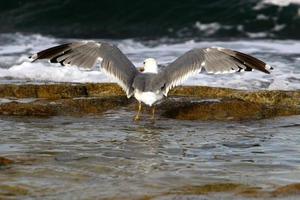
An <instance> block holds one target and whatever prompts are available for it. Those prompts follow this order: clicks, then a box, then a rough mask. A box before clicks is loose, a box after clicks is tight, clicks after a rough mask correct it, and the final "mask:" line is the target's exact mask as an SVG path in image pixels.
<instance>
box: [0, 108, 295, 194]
mask: <svg viewBox="0 0 300 200" xmlns="http://www.w3.org/2000/svg"><path fill="white" fill-rule="evenodd" d="M133 114H134V113H133V112H129V111H128V110H126V109H124V110H121V111H110V112H108V113H106V114H105V115H104V116H83V117H53V118H17V117H5V118H4V117H2V118H1V119H0V137H1V144H0V153H1V156H6V157H9V158H11V159H14V160H16V161H17V162H16V164H15V165H13V166H12V167H10V168H5V169H1V172H3V173H0V180H1V181H2V182H1V183H2V184H12V183H13V184H15V185H20V184H22V185H23V186H25V187H26V188H28V190H29V191H30V192H29V194H30V195H42V196H46V197H49V198H50V197H51V198H68V197H70V198H71V197H72V196H73V197H74V196H75V195H84V196H85V197H89V198H93V197H96V196H97V195H101V196H102V197H113V196H115V195H116V194H121V193H122V194H126V195H130V193H128V191H132V194H134V195H138V194H141V195H142V194H148V193H160V192H164V191H166V190H169V189H172V188H174V187H179V186H184V185H191V184H198V185H199V184H206V183H212V182H237V183H243V184H248V185H256V186H260V187H265V188H268V187H272V186H274V185H280V184H287V183H292V182H297V181H298V180H300V168H299V163H300V159H299V158H300V150H299V148H298V144H299V143H300V136H299V134H298V132H299V130H298V129H299V120H300V117H299V116H294V117H288V118H276V119H271V120H261V121H249V122H199V121H179V120H172V119H164V118H160V119H158V120H157V122H156V123H155V124H152V123H150V122H148V121H147V120H146V119H145V120H144V121H141V122H140V123H133V122H132V119H131V118H132V116H133ZM146 117H147V116H145V118H146ZM126 195H125V196H126Z"/></svg>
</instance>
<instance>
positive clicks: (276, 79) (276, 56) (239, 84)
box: [0, 35, 300, 90]
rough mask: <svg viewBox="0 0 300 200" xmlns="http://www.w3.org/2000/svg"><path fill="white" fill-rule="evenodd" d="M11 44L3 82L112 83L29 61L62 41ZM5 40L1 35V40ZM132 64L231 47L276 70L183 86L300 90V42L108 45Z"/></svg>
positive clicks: (0, 64) (1, 57)
mask: <svg viewBox="0 0 300 200" xmlns="http://www.w3.org/2000/svg"><path fill="white" fill-rule="evenodd" d="M18 37H19V39H16V40H15V41H14V42H12V43H6V44H4V45H2V46H1V53H0V83H1V82H2V83H4V82H7V80H14V82H19V83H22V82H24V81H31V82H47V81H51V82H114V81H113V80H111V79H110V78H108V77H106V76H105V75H104V73H102V72H101V71H98V70H95V71H84V70H81V69H79V68H77V67H75V66H70V67H61V66H59V65H58V64H56V65H54V64H49V63H48V62H46V61H38V62H35V63H31V62H29V59H28V56H29V55H31V54H32V53H34V52H36V51H39V50H42V49H44V48H48V47H51V46H52V45H56V44H59V43H63V42H66V41H61V40H58V39H55V38H47V37H43V36H38V35H34V36H33V35H30V36H18ZM0 42H1V36H0ZM109 42H113V43H115V44H117V45H118V46H119V47H120V49H121V50H122V51H123V52H124V53H126V54H127V56H128V57H129V58H130V59H131V60H132V61H133V62H134V64H135V65H136V66H140V65H142V62H143V60H144V59H145V58H148V57H153V58H155V59H156V60H157V61H158V63H159V64H164V65H166V64H168V63H170V62H171V61H173V60H174V59H176V58H177V57H178V56H180V55H182V54H183V53H184V52H186V51H188V50H189V49H192V48H204V47H210V46H220V47H224V48H232V49H235V50H238V51H242V52H245V53H250V54H253V55H254V56H256V57H258V58H261V59H262V60H265V61H268V64H269V65H271V66H272V67H274V70H273V71H272V73H271V74H270V75H268V74H264V73H260V72H257V71H254V72H244V73H233V74H232V73H231V74H218V75H211V74H206V73H202V74H199V75H196V76H194V77H191V78H190V79H188V80H187V81H186V82H185V83H184V84H185V85H207V86H220V87H231V88H239V89H284V90H294V89H300V78H299V77H300V68H299V66H300V59H299V55H300V41H292V40H284V41H280V40H274V41H272V40H252V41H243V40H241V41H228V42H218V41H214V42H195V41H193V40H190V41H187V42H182V43H177V44H166V43H164V44H160V45H157V46H155V47H148V46H145V45H144V44H142V43H140V42H136V41H134V40H114V41H109Z"/></svg>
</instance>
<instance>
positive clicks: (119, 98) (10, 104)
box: [0, 83, 300, 120]
mask: <svg viewBox="0 0 300 200" xmlns="http://www.w3.org/2000/svg"><path fill="white" fill-rule="evenodd" d="M135 105H136V101H135V100H134V99H133V98H131V99H127V98H126V96H125V94H124V92H123V91H122V89H121V88H120V87H119V86H117V85H116V84H113V83H99V84H91V83H89V84H68V83H61V84H44V85H33V84H25V85H16V84H3V85H0V115H17V116H54V115H86V114H101V113H103V112H105V111H107V110H111V109H118V108H120V107H123V108H124V107H128V109H130V110H132V111H134V110H135ZM157 108H158V109H157V110H158V113H157V115H158V116H157V117H159V116H163V117H168V118H175V119H184V120H247V119H263V118H272V117H276V116H288V115H299V114H300V91H245V90H235V89H228V88H213V87H201V86H182V87H177V88H175V89H173V90H172V91H171V92H170V93H169V98H167V99H165V100H163V101H162V102H161V104H159V105H158V106H157ZM145 109H147V108H146V107H145Z"/></svg>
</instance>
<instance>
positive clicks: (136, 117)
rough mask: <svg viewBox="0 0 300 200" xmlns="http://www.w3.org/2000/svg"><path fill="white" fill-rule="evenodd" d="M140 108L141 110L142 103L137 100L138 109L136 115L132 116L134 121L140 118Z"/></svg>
mask: <svg viewBox="0 0 300 200" xmlns="http://www.w3.org/2000/svg"><path fill="white" fill-rule="evenodd" d="M141 110H142V103H141V102H139V109H138V112H137V114H136V116H135V117H134V121H138V120H140V112H141Z"/></svg>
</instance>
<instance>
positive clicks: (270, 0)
mask: <svg viewBox="0 0 300 200" xmlns="http://www.w3.org/2000/svg"><path fill="white" fill-rule="evenodd" d="M262 2H263V3H266V4H274V5H278V6H287V5H289V4H291V3H294V4H300V0H263V1H262Z"/></svg>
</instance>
